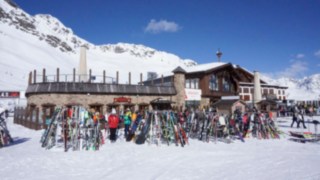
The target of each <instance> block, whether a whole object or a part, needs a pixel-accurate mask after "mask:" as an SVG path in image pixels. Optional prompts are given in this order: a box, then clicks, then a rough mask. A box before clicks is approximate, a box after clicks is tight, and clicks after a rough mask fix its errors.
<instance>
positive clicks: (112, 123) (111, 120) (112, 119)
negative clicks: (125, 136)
mask: <svg viewBox="0 0 320 180" xmlns="http://www.w3.org/2000/svg"><path fill="white" fill-rule="evenodd" d="M108 124H109V129H110V140H111V142H115V141H116V131H117V128H118V125H119V117H118V115H117V114H116V110H115V109H114V108H112V111H111V114H110V116H109V117H108Z"/></svg>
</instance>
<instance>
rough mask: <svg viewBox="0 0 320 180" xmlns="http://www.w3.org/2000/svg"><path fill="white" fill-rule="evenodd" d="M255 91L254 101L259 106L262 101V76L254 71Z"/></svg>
mask: <svg viewBox="0 0 320 180" xmlns="http://www.w3.org/2000/svg"><path fill="white" fill-rule="evenodd" d="M253 87H254V91H253V101H254V104H257V103H258V102H259V101H261V100H262V96H261V84H260V74H259V72H258V71H254V84H253Z"/></svg>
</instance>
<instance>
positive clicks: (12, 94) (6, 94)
mask: <svg viewBox="0 0 320 180" xmlns="http://www.w3.org/2000/svg"><path fill="white" fill-rule="evenodd" d="M19 97H20V92H19V91H0V98H19Z"/></svg>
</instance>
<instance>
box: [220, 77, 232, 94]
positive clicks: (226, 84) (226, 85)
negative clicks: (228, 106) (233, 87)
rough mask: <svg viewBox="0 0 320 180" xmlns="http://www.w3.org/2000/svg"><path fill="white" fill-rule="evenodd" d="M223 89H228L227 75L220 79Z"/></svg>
mask: <svg viewBox="0 0 320 180" xmlns="http://www.w3.org/2000/svg"><path fill="white" fill-rule="evenodd" d="M222 86H223V91H230V80H229V78H228V77H224V78H223V81H222Z"/></svg>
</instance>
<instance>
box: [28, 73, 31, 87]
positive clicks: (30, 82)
mask: <svg viewBox="0 0 320 180" xmlns="http://www.w3.org/2000/svg"><path fill="white" fill-rule="evenodd" d="M28 84H29V85H31V84H32V71H30V73H29V82H28Z"/></svg>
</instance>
